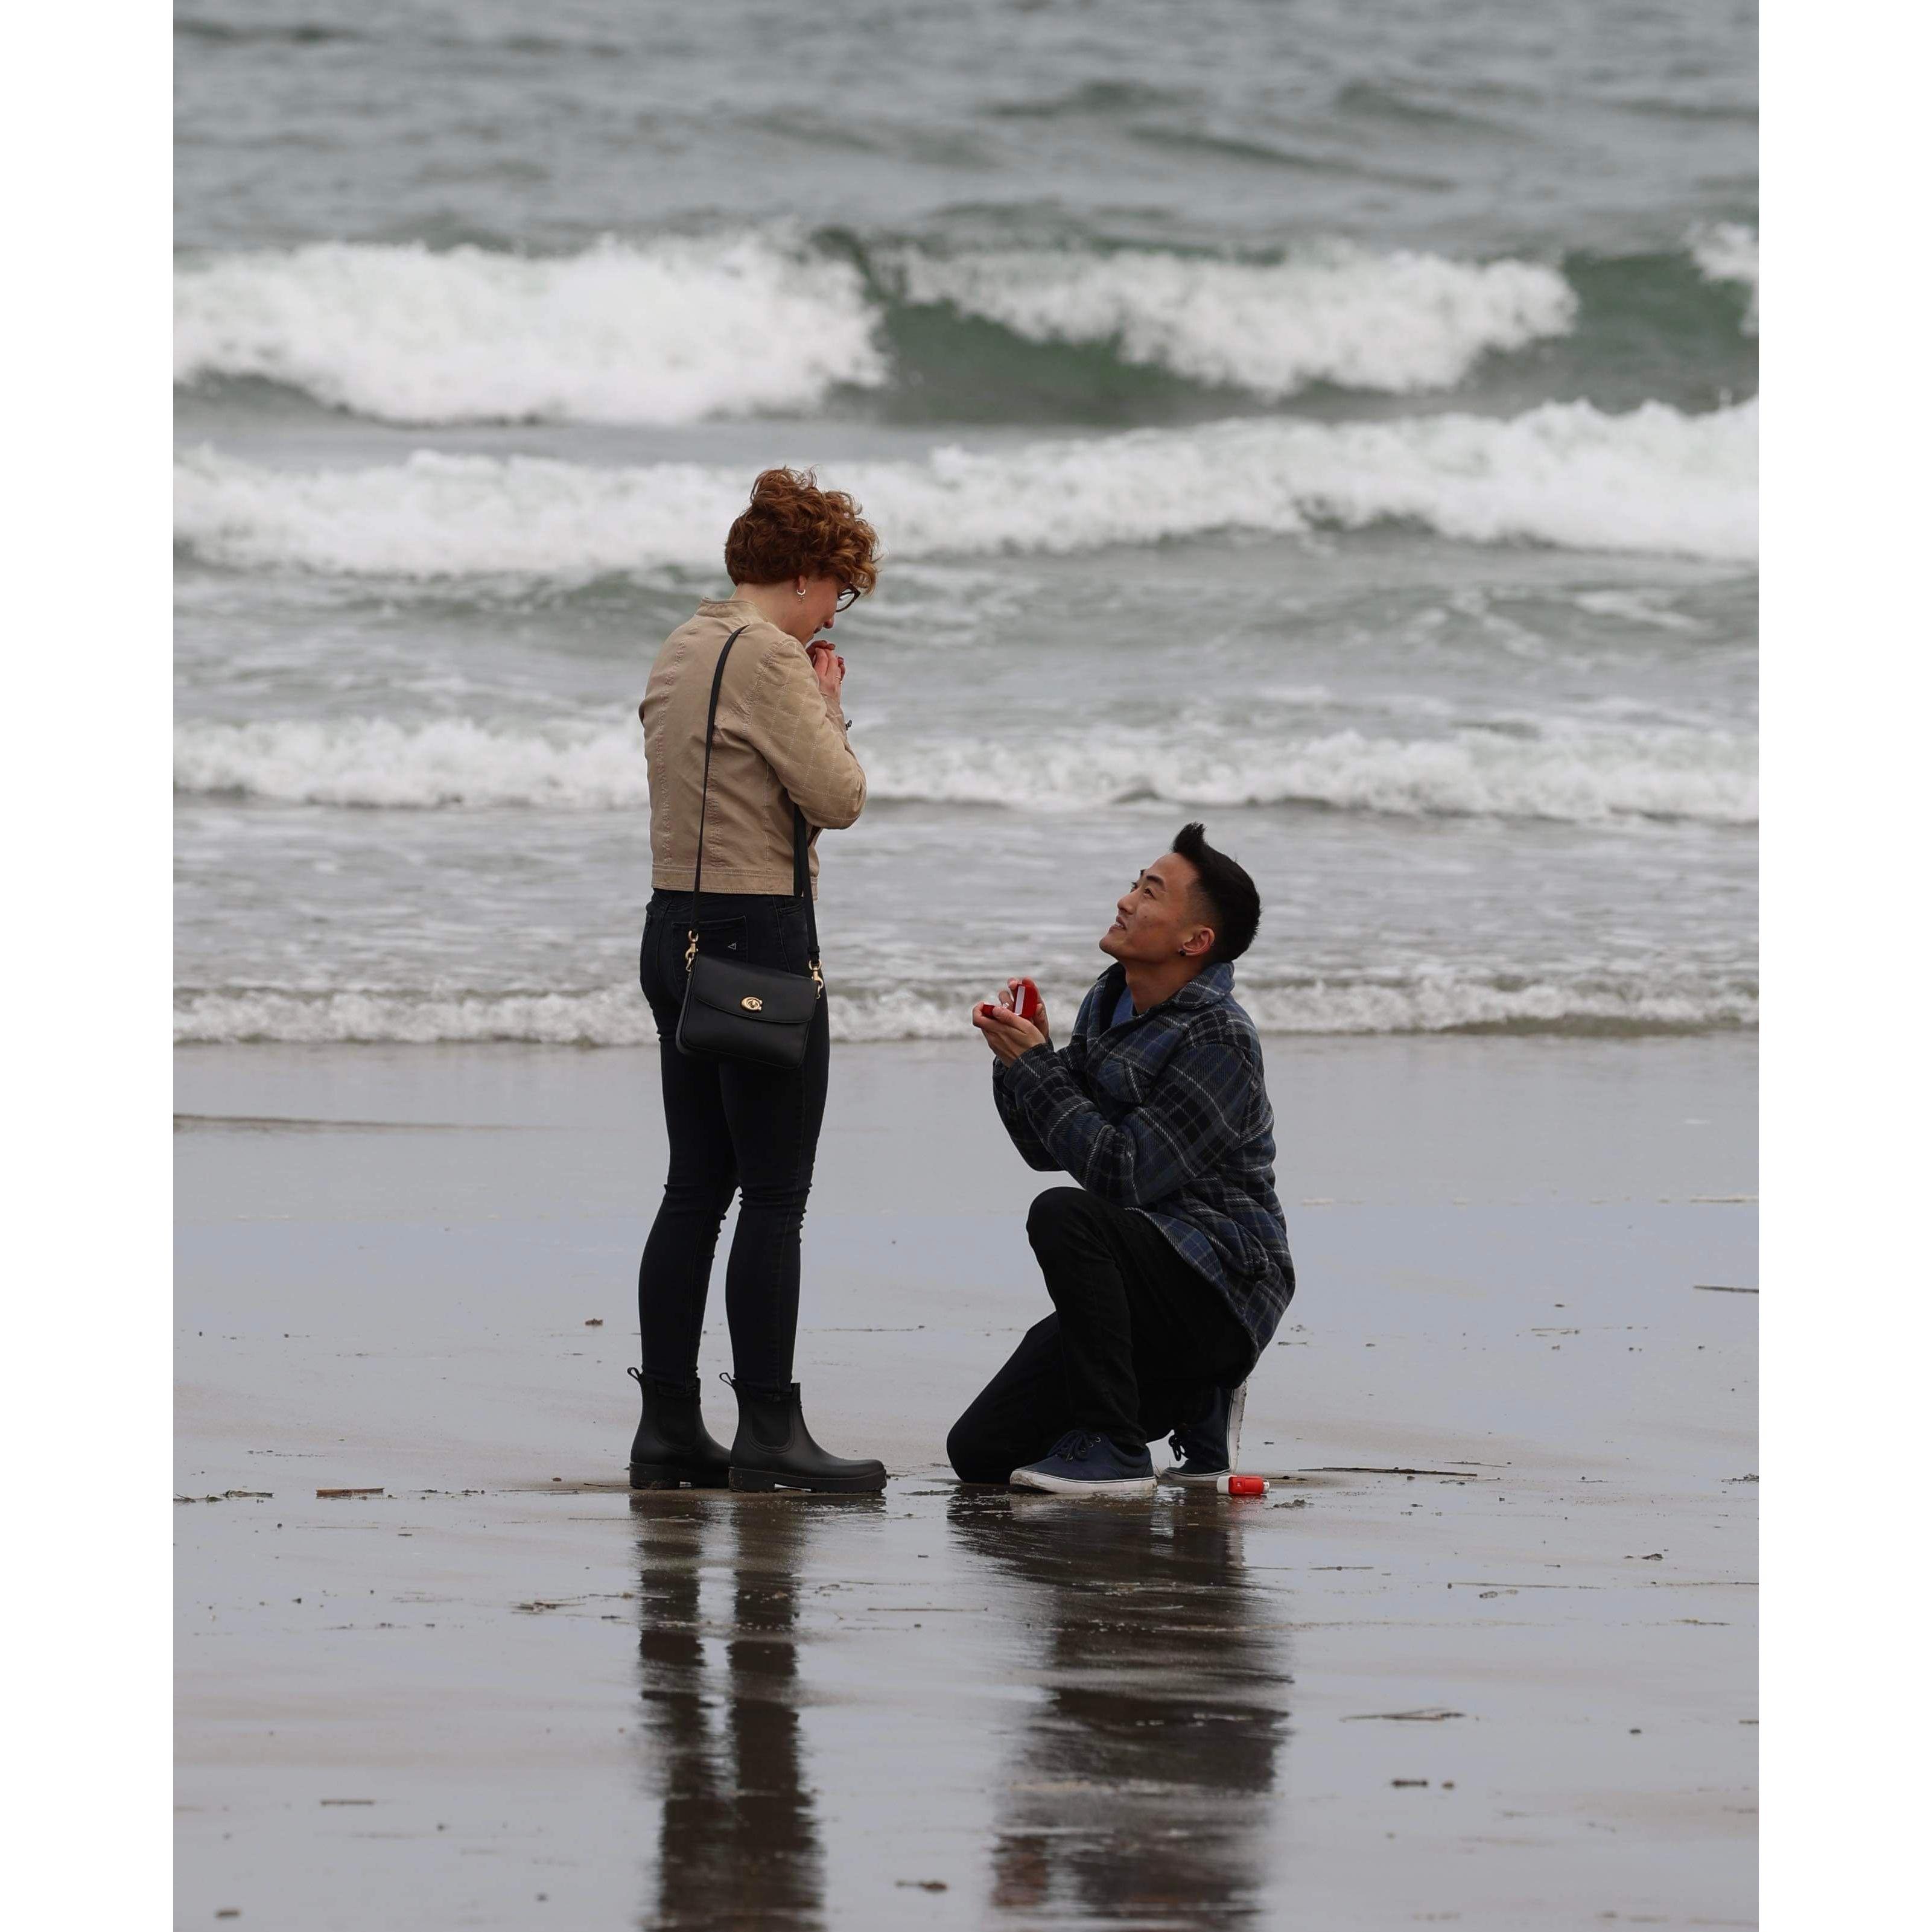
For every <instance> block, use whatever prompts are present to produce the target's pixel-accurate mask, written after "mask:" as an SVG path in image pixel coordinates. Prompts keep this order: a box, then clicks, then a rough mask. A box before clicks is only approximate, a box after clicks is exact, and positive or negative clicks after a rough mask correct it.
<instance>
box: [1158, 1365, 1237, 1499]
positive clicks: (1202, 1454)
mask: <svg viewBox="0 0 1932 1932" xmlns="http://www.w3.org/2000/svg"><path fill="white" fill-rule="evenodd" d="M1247 1406H1248V1385H1247V1383H1246V1382H1244V1383H1242V1385H1241V1387H1240V1388H1238V1389H1217V1390H1216V1391H1214V1407H1213V1408H1211V1409H1209V1410H1208V1413H1207V1414H1206V1415H1204V1416H1203V1417H1202V1418H1201V1420H1200V1421H1199V1422H1190V1424H1188V1425H1187V1427H1186V1428H1185V1429H1177V1430H1175V1432H1174V1433H1173V1434H1172V1436H1169V1438H1168V1441H1169V1443H1170V1444H1171V1445H1172V1447H1173V1450H1174V1462H1173V1463H1172V1466H1171V1467H1169V1468H1168V1469H1163V1470H1162V1472H1160V1479H1161V1481H1163V1483H1181V1484H1199V1485H1201V1486H1202V1487H1203V1488H1212V1487H1213V1486H1214V1479H1215V1478H1217V1476H1226V1475H1231V1474H1232V1472H1233V1470H1234V1467H1235V1458H1236V1457H1238V1456H1239V1455H1240V1454H1241V1412H1242V1411H1243V1410H1244V1409H1246V1408H1247Z"/></svg>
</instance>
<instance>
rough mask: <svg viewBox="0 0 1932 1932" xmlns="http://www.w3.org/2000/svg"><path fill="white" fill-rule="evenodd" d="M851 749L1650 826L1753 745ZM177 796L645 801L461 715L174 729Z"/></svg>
mask: <svg viewBox="0 0 1932 1932" xmlns="http://www.w3.org/2000/svg"><path fill="white" fill-rule="evenodd" d="M859 749H860V752H861V754H862V757H864V759H865V764H866V767H867V772H868V781H869V786H870V793H871V797H872V798H873V799H874V800H875V801H880V802H886V801H892V802H902V803H935V804H971V805H993V806H999V807H1003V808H1007V809H1010V810H1014V811H1062V812H1067V811H1091V810H1092V809H1093V808H1094V807H1095V806H1096V805H1106V804H1112V803H1118V802H1124V801H1125V800H1128V799H1143V798H1151V799H1162V800H1164V801H1167V802H1172V803H1174V804H1176V805H1198V806H1204V807H1205V806H1211V805H1292V804H1301V805H1322V806H1326V807H1329V808H1333V809H1335V810H1338V811H1376V812H1385V813H1394V814H1403V815H1405V816H1410V817H1433V816H1452V817H1454V816H1460V817H1469V816H1497V817H1527V818H1545V819H1554V820H1564V821H1568V822H1571V823H1599V822H1602V821H1604V820H1614V819H1618V818H1628V817H1673V818H1690V819H1697V820H1704V821H1706V822H1708V823H1716V824H1729V825H1748V824H1753V823H1756V822H1757V742H1756V740H1755V739H1754V738H1753V737H1751V736H1739V735H1736V734H1733V733H1730V732H1725V731H1713V730H1692V729H1688V728H1685V727H1655V726H1653V727H1635V726H1632V727H1600V726H1584V725H1581V724H1577V723H1575V722H1574V721H1570V720H1566V719H1550V720H1547V721H1543V722H1541V724H1537V725H1535V726H1528V725H1518V726H1517V727H1516V728H1515V729H1513V730H1510V731H1507V732H1505V731H1502V730H1482V729H1467V728H1466V729H1463V730H1458V731H1457V732H1455V733H1453V734H1451V735H1449V736H1443V737H1437V738H1412V739H1395V738H1388V737H1373V736H1365V735H1364V734H1363V733H1361V732H1359V731H1355V730H1344V731H1339V732H1331V733H1325V734H1322V735H1317V736H1300V737H1297V736H1294V735H1292V734H1291V733H1287V732H1285V731H1278V732H1274V733H1268V734H1266V735H1262V734H1260V733H1255V732H1253V730H1250V731H1247V732H1245V733H1244V732H1241V731H1230V730H1223V728H1221V727H1219V726H1217V725H1214V724H1208V723H1202V722H1192V723H1189V724H1182V725H1178V726H1177V727H1175V728H1174V729H1173V730H1171V731H1166V732H1159V733H1157V732H1154V731H1150V730H1139V729H1137V730H1125V729H1123V730H1112V731H1109V730H1106V729H1105V728H1104V727H1099V728H1096V729H1094V730H1089V731H1086V732H1084V733H1079V734H1075V733H1067V734H1065V735H1064V736H1058V737H1051V738H1047V739H1038V738H1034V739H1014V738H1013V737H1011V736H1000V737H992V736H989V737H985V738H970V737H961V736H950V737H943V736H925V735H919V736H912V737H896V736H892V735H891V734H890V733H888V732H886V731H880V732H877V733H868V732H865V731H861V733H860V736H859ZM175 789H176V790H178V792H180V793H183V794H184V795H187V796H223V795H226V796H239V797H248V798H257V799H266V800H271V801H274V802H281V803H286V804H306V805H358V806H365V807H371V808H383V807H388V808H397V807H403V808H418V809H426V808H439V807H442V808H448V807H468V808H479V807H489V806H502V805H522V806H535V807H539V808H556V809H564V810H571V811H611V810H622V809H633V808H640V807H642V806H643V805H646V803H647V802H648V801H649V787H648V785H647V783H646V772H645V764H644V756H643V741H642V738H641V736H640V733H638V732H637V730H636V729H635V728H634V727H632V726H628V725H627V726H625V727H598V726H595V725H593V724H586V723H584V722H583V721H562V720H559V721H555V722H553V723H551V724H546V725H544V726H541V727H523V728H509V727H487V726H484V725H482V724H477V723H475V722H472V721H469V720H466V719H462V718H449V719H442V720H438V721H434V722H432V723H428V724H419V725H414V726H408V725H403V724H397V723H395V722H393V721H391V720H389V719H386V718H348V719H341V720H336V721H308V720H284V721H274V722H259V723H254V724H221V723H214V722H197V723H190V724H182V725H181V726H180V727H178V729H177V730H176V732H175Z"/></svg>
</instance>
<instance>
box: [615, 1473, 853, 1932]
mask: <svg viewBox="0 0 1932 1932" xmlns="http://www.w3.org/2000/svg"><path fill="white" fill-rule="evenodd" d="M868 1505H870V1506H871V1508H874V1509H876V1508H877V1507H878V1505H877V1499H876V1498H870V1497H868V1498H865V1499H862V1500H860V1499H855V1500H854V1502H852V1503H847V1504H841V1505H837V1506H836V1507H838V1508H841V1510H850V1509H852V1508H861V1509H862V1508H865V1507H867V1506H868ZM633 1511H634V1520H635V1522H636V1524H637V1532H638V1559H639V1561H638V1570H639V1576H638V1583H637V1595H638V1616H639V1623H640V1633H639V1637H638V1643H637V1652H638V1661H639V1676H640V1685H639V1690H638V1695H639V1697H640V1699H641V1700H642V1703H643V1739H644V1742H645V1743H646V1748H647V1751H648V1754H649V1762H648V1766H647V1769H648V1770H649V1772H650V1774H651V1775H652V1780H653V1782H654V1783H655V1784H656V1785H657V1787H658V1790H659V1792H660V1793H661V1822H660V1824H659V1829H658V1868H657V1898H656V1903H655V1909H649V1910H646V1912H645V1914H644V1915H643V1922H644V1923H645V1924H647V1925H651V1926H654V1927H656V1926H664V1927H670V1926H700V1925H701V1926H707V1927H717V1926H740V1925H742V1926H753V1925H757V1926H766V1925H769V1926H773V1927H789V1926H793V1925H799V1924H818V1923H819V1922H820V1920H821V1919H822V1917H823V1900H824V1871H823V1853H822V1851H821V1848H820V1843H819V1835H818V1826H817V1818H816V1817H815V1814H814V1810H813V1805H812V1796H811V1787H810V1785H809V1783H808V1779H807V1777H806V1772H805V1760H804V1752H803V1747H802V1738H801V1736H800V1730H799V1703H800V1693H801V1682H800V1674H799V1664H798V1652H797V1646H798V1643H799V1640H800V1638H799V1600H800V1597H801V1595H802V1584H801V1580H800V1578H801V1573H802V1569H803V1565H804V1559H805V1553H806V1550H807V1547H808V1544H809V1543H810V1541H811V1538H812V1536H813V1535H814V1531H815V1529H816V1527H817V1520H818V1519H819V1518H820V1514H821V1511H820V1509H818V1508H815V1507H814V1506H813V1505H810V1504H800V1503H799V1502H796V1500H793V1499H782V1500H780V1501H777V1502H770V1503H763V1502H736V1503H734V1504H727V1505H725V1506H724V1507H722V1508H720V1507H719V1506H718V1502H717V1501H716V1500H715V1499H700V1498H698V1497H696V1496H676V1495H667V1496H663V1497H661V1498H656V1497H653V1498H652V1499H649V1502H646V1501H645V1500H644V1499H642V1498H639V1499H634V1502H633Z"/></svg>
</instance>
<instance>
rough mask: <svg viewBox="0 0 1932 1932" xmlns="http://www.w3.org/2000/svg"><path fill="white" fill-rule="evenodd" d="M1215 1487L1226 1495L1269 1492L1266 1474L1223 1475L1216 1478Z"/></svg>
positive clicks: (1263, 1494) (1249, 1494) (1261, 1494)
mask: <svg viewBox="0 0 1932 1932" xmlns="http://www.w3.org/2000/svg"><path fill="white" fill-rule="evenodd" d="M1214 1487H1215V1488H1217V1490H1220V1492H1221V1493H1222V1495H1223V1496H1266V1495H1267V1494H1268V1478H1267V1477H1265V1476H1232V1475H1231V1476H1222V1477H1220V1478H1217V1480H1216V1482H1215V1484H1214Z"/></svg>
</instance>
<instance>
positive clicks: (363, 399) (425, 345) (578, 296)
mask: <svg viewBox="0 0 1932 1932" xmlns="http://www.w3.org/2000/svg"><path fill="white" fill-rule="evenodd" d="M876 323H877V312H876V311H875V310H874V308H873V307H872V305H871V302H869V301H868V299H867V297H866V295H865V289H864V286H863V283H862V279H861V278H860V276H859V273H858V272H857V270H856V269H854V268H853V266H851V265H850V263H847V262H844V261H840V260H835V259H833V258H832V257H827V256H825V255H823V254H815V253H812V252H809V251H805V250H803V249H801V248H792V247H787V246H786V245H784V244H782V243H781V242H778V241H775V240H773V239H769V238H768V237H765V236H755V235H740V236H723V237H712V238H705V239H686V238H682V237H676V236H670V237H665V238H663V239H659V240H657V241H654V242H649V243H648V244H644V245H628V244H625V243H621V242H613V241H606V242H601V243H599V244H598V245H597V246H596V247H595V248H591V249H589V251H586V252H585V253H583V254H578V255H571V256H562V257H544V258H534V259H532V258H527V257H522V256H516V255H507V254H493V253H490V252H488V251H484V250H482V249H480V248H467V247H466V248H455V249H451V250H449V251H446V252H443V253H434V252H432V251H430V250H428V249H427V248H422V247H416V246H380V245H368V244H350V243H343V242H327V243H320V244H317V245H314V246H312V247H309V248H297V249H293V250H291V251H287V252H284V253H267V254H250V255H236V256H228V257H221V258H218V259H217V260H212V261H210V262H207V263H202V264H200V265H199V266H189V267H186V268H184V269H181V270H180V271H179V272H178V273H177V275H176V277H175V381H176V382H178V383H189V382H192V381H193V380H196V378H198V377H207V376H229V377H233V376H254V377H264V378H266V379H267V380H270V381H272V382H277V383H285V384H287V385H289V386H292V387H293V388H296V389H302V390H305V391H306V392H308V394H309V395H312V396H314V397H315V398H317V400H318V401H321V402H323V403H326V404H329V405H331V406H332V407H336V408H341V409H345V410H353V411H355V412H356V413H358V414H360V415H363V416H374V417H378V418H382V419H387V420H390V421H394V422H416V423H458V422H496V421H504V420H508V421H526V420H530V419H543V420H549V421H557V422H597V423H616V422H641V423H684V422H696V421H697V420H698V419H700V418H703V417H706V416H732V415H742V414H746V413H752V412H756V411H759V410H809V409H812V408H815V407H817V405H818V404H820V402H822V401H823V399H824V397H825V395H826V392H827V391H828V390H829V389H831V388H832V386H833V385H834V384H835V383H857V384H871V383H880V382H883V380H885V379H886V373H887V371H886V362H885V360H884V359H883V356H882V355H881V354H880V351H879V349H878V347H877V344H876V343H875V341H874V328H875V325H876Z"/></svg>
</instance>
